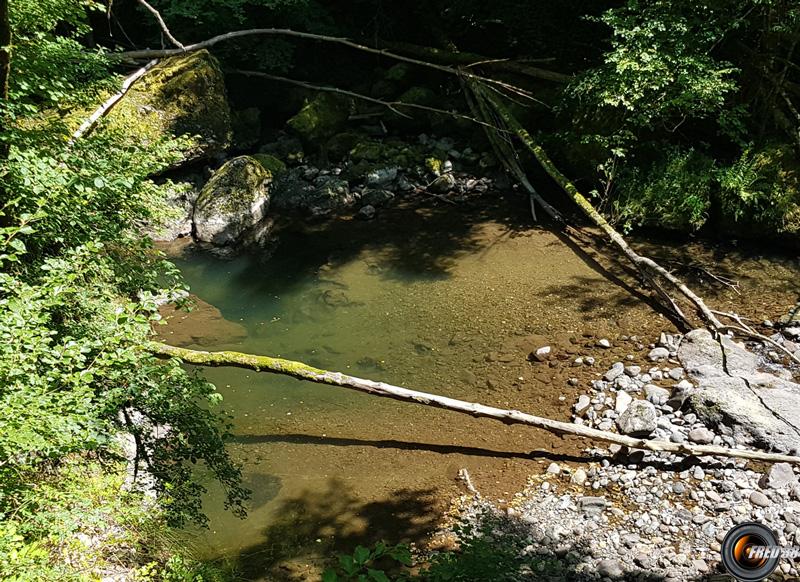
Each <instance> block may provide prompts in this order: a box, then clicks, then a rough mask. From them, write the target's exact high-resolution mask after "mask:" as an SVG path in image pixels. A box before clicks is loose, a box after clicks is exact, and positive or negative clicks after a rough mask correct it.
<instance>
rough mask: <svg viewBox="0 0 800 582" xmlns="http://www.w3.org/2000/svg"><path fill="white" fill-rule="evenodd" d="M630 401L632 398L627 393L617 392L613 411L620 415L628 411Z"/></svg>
mask: <svg viewBox="0 0 800 582" xmlns="http://www.w3.org/2000/svg"><path fill="white" fill-rule="evenodd" d="M632 401H633V397H632V396H631V395H630V394H628V393H627V392H617V399H616V401H615V402H614V411H616V412H617V413H619V414H622V413H623V412H625V411H626V410H627V409H628V406H630V404H631V402H632Z"/></svg>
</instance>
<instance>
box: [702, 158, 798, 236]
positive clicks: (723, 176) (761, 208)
mask: <svg viewBox="0 0 800 582" xmlns="http://www.w3.org/2000/svg"><path fill="white" fill-rule="evenodd" d="M717 179H718V180H719V185H720V195H719V199H720V206H721V210H722V212H723V215H724V216H725V217H726V218H727V219H728V220H732V221H734V222H739V223H745V224H748V225H752V226H760V227H764V228H766V229H768V230H769V231H771V232H778V233H797V232H800V165H798V163H797V161H796V156H795V154H794V152H793V151H792V148H791V147H789V146H787V145H769V146H766V147H763V148H755V147H754V146H752V145H751V146H749V147H748V148H746V149H745V150H744V152H742V155H741V156H740V157H739V159H737V160H736V161H735V162H734V163H733V164H732V165H730V166H728V167H725V168H721V169H720V170H719V171H718V172H717Z"/></svg>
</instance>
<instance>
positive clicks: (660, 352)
mask: <svg viewBox="0 0 800 582" xmlns="http://www.w3.org/2000/svg"><path fill="white" fill-rule="evenodd" d="M668 357H669V350H668V349H667V348H653V349H652V350H650V353H649V354H647V358H648V359H649V360H650V361H651V362H657V361H659V360H666V359H667V358H668Z"/></svg>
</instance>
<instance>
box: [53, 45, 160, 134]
mask: <svg viewBox="0 0 800 582" xmlns="http://www.w3.org/2000/svg"><path fill="white" fill-rule="evenodd" d="M157 63H158V59H153V60H152V61H150V62H149V63H147V64H146V65H145V66H143V67H142V68H140V69H138V70H137V71H136V72H134V73H133V74H132V75H129V76H127V77H125V79H124V80H123V81H122V87H120V90H119V91H118V92H116V93H114V94H113V95H112V96H111V97H109V98H108V99H106V100H105V102H104V103H103V104H102V105H100V107H98V108H97V109H95V110H94V112H92V114H91V115H90V116H89V117H88V118H87V119H86V121H84V122H83V123H81V125H80V127H79V128H78V129H76V130H75V133H73V134H72V137H71V138H70V140H69V145H70V146H72V145H73V144H74V143H75V142H76V141H77V140H79V139H80V138H81V137H83V136H84V135H85V134H86V133H87V132H89V131H90V130H91V129H92V128H93V127H94V126H95V125H96V124H97V122H98V121H99V120H100V118H102V117H103V116H105V115H107V114H108V112H109V111H111V109H112V108H113V107H114V105H116V104H117V103H118V102H119V100H120V99H122V98H123V97H125V94H126V93H127V92H128V90H129V89H130V88H131V86H132V85H133V84H134V83H135V82H136V81H138V80H139V79H141V78H142V77H143V76H144V74H145V73H146V72H147V71H149V70H150V69H152V68H153V67H154V66H156V64H157Z"/></svg>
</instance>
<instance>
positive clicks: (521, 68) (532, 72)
mask: <svg viewBox="0 0 800 582" xmlns="http://www.w3.org/2000/svg"><path fill="white" fill-rule="evenodd" d="M380 44H381V45H383V46H384V47H386V48H389V49H391V50H393V51H395V52H399V53H405V54H407V55H412V56H414V57H416V58H418V59H424V60H426V61H433V62H436V63H442V64H446V65H456V66H457V65H461V66H465V67H476V66H487V67H490V68H493V69H496V70H498V71H505V72H507V73H515V74H518V75H524V76H527V77H533V78H535V79H542V80H544V81H553V82H555V83H569V82H570V81H571V80H572V76H571V75H565V74H564V73H558V72H556V71H550V70H548V69H542V68H539V67H534V66H532V65H529V64H527V63H526V62H523V61H518V60H513V59H491V58H488V57H485V56H483V55H478V54H475V53H469V52H463V51H456V50H444V49H438V48H434V47H428V46H420V45H415V44H411V43H407V42H396V41H391V42H390V41H385V40H382V41H380ZM528 62H533V61H528Z"/></svg>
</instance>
